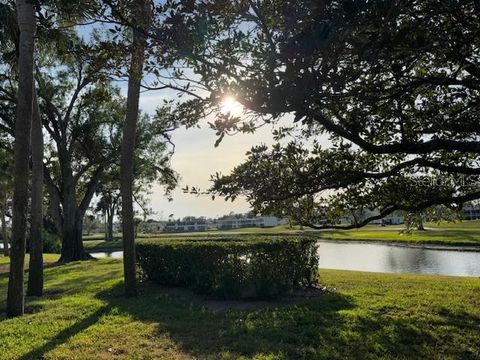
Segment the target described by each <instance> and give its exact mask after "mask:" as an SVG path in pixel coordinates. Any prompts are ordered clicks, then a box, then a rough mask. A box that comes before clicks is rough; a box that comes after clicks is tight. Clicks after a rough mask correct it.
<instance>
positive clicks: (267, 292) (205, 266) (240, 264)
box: [137, 237, 318, 299]
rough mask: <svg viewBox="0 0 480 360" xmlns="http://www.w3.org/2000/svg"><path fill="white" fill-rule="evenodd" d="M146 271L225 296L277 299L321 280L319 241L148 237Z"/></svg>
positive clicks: (141, 259) (143, 257)
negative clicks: (158, 238)
mask: <svg viewBox="0 0 480 360" xmlns="http://www.w3.org/2000/svg"><path fill="white" fill-rule="evenodd" d="M137 262H138V265H139V266H140V268H141V269H142V270H143V273H144V274H145V275H146V277H147V278H148V279H150V280H152V281H154V282H156V283H159V284H162V285H167V286H183V287H189V288H192V289H193V290H194V291H196V292H198V293H202V294H208V295H212V296H215V297H219V298H224V299H239V298H261V299H271V298H276V297H279V296H281V295H285V294H288V293H291V292H292V291H294V290H295V289H298V288H302V287H309V286H312V285H315V284H316V283H317V277H318V276H317V275H318V274H317V271H318V255H317V244H316V241H315V240H314V239H308V238H274V237H268V238H256V239H248V240H246V239H243V240H239V239H230V240H228V239H217V240H211V239H206V240H198V239H195V240H193V239H192V240H188V239H186V240H185V239H182V240H143V241H140V242H139V243H138V244H137Z"/></svg>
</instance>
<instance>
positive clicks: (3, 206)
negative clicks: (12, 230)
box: [0, 194, 10, 256]
mask: <svg viewBox="0 0 480 360" xmlns="http://www.w3.org/2000/svg"><path fill="white" fill-rule="evenodd" d="M0 201H1V203H0V218H1V222H2V239H3V255H5V256H10V249H9V245H8V231H7V219H6V213H7V197H6V196H5V194H2V198H1V200H0Z"/></svg>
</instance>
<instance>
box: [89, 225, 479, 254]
mask: <svg viewBox="0 0 480 360" xmlns="http://www.w3.org/2000/svg"><path fill="white" fill-rule="evenodd" d="M425 227H426V230H425V231H414V232H412V233H411V234H401V233H400V232H401V230H402V225H392V226H385V227H382V226H379V225H367V226H365V227H363V228H360V229H352V230H322V231H314V230H308V229H304V230H300V229H299V228H298V227H296V228H293V229H290V228H288V227H286V226H277V227H272V228H244V229H234V230H228V231H225V230H222V231H220V230H218V231H209V232H195V233H178V234H140V235H139V237H144V238H146V237H148V238H166V237H168V238H172V237H182V236H188V237H194V236H202V237H205V236H228V235H235V236H241V235H247V234H252V235H261V234H264V235H282V234H284V235H298V234H304V235H309V236H316V237H318V238H319V239H324V240H361V241H378V242H392V243H405V244H416V245H422V244H423V245H452V246H469V247H479V248H480V221H462V222H458V223H442V224H436V223H426V224H425ZM120 236H121V235H120V234H118V237H120ZM84 244H85V247H86V248H87V250H88V251H115V250H121V249H122V242H121V240H117V241H109V242H107V241H104V240H100V239H98V236H96V235H91V236H90V237H88V238H87V241H85V242H84Z"/></svg>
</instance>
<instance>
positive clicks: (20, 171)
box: [7, 0, 36, 317]
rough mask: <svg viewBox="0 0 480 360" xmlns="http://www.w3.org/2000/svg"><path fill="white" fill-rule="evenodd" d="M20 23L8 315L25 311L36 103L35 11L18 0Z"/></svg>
mask: <svg viewBox="0 0 480 360" xmlns="http://www.w3.org/2000/svg"><path fill="white" fill-rule="evenodd" d="M16 5H17V22H18V29H19V31H20V39H19V55H18V92H17V116H16V121H15V155H14V156H15V160H14V163H15V165H14V176H15V183H14V193H13V212H12V216H13V218H12V238H11V254H10V258H11V260H10V275H9V281H8V294H7V316H9V317H13V316H19V315H23V312H24V289H23V275H24V258H25V231H26V225H27V211H28V172H29V166H28V160H29V156H30V128H31V124H32V104H33V84H34V82H33V53H34V48H35V30H36V23H35V8H34V5H33V3H30V2H28V1H27V0H17V2H16Z"/></svg>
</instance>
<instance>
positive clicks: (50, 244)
mask: <svg viewBox="0 0 480 360" xmlns="http://www.w3.org/2000/svg"><path fill="white" fill-rule="evenodd" d="M61 249H62V241H61V240H60V238H59V237H58V235H57V234H52V233H50V232H48V231H45V232H44V233H43V252H44V253H50V254H59V253H60V251H61Z"/></svg>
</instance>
